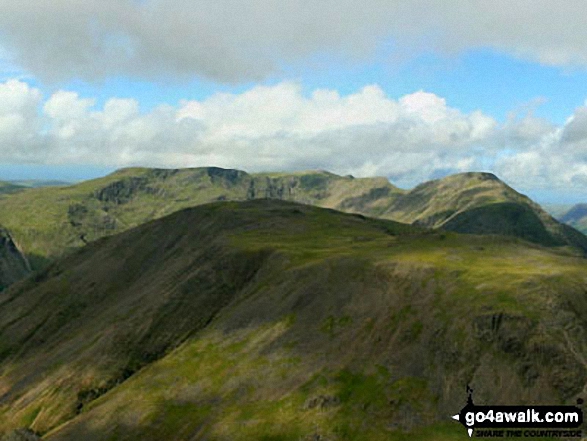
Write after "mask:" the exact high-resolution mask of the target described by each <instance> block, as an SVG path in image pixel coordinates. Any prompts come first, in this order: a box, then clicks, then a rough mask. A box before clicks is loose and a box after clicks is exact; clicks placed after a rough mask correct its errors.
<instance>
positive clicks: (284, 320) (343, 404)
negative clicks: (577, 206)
mask: <svg viewBox="0 0 587 441" xmlns="http://www.w3.org/2000/svg"><path fill="white" fill-rule="evenodd" d="M586 292H587V280H586V279H585V260H584V259H582V258H578V257H576V256H573V255H570V254H565V253H564V252H561V251H557V252H554V251H550V250H549V249H547V248H544V247H540V246H536V245H532V244H530V243H528V242H525V241H522V240H519V239H516V238H505V237H497V238H496V237H487V236H465V235H458V234H455V233H451V232H440V231H437V232H434V231H430V230H427V229H423V228H420V227H415V226H409V225H404V224H400V223H396V222H392V221H385V220H376V219H369V218H365V217H363V216H361V215H351V214H344V213H340V212H337V211H333V210H328V209H322V208H317V207H313V206H308V205H300V204H295V203H291V202H284V201H278V200H253V201H246V202H216V203H212V204H206V205H201V206H197V207H195V208H190V209H185V210H181V211H178V212H175V213H173V214H171V215H169V216H166V217H163V218H161V219H158V220H154V221H151V222H147V223H145V224H143V225H140V226H139V227H136V228H133V229H130V230H129V231H126V232H123V233H121V234H117V235H114V236H110V237H106V238H102V239H99V240H96V241H95V242H92V243H90V244H89V245H87V246H85V247H83V248H82V249H80V250H77V251H75V252H73V253H72V254H70V255H69V256H66V257H64V258H62V259H59V260H57V261H55V262H53V263H51V264H49V266H48V267H47V268H45V269H44V270H42V271H40V272H37V273H35V274H33V275H32V276H31V277H29V278H27V279H25V280H23V281H20V282H18V283H16V284H14V285H13V286H12V287H10V288H9V289H7V290H5V291H3V292H1V293H0V305H1V306H2V307H1V308H0V393H1V395H0V403H1V404H0V430H3V431H6V432H7V431H10V430H12V429H17V428H20V432H19V433H29V434H30V433H32V432H31V431H34V432H36V433H38V434H40V435H42V436H43V439H47V440H73V439H76V440H81V439H83V440H87V441H91V440H107V439H108V440H109V439H118V440H136V439H141V440H146V441H148V440H161V439H165V440H189V439H208V440H236V441H238V440H251V439H259V440H261V439H265V440H276V439H280V440H300V439H307V440H310V439H313V440H316V439H328V440H358V441H361V440H369V441H372V440H374V441H377V440H389V439H391V440H394V439H398V440H403V439H411V440H426V439H431V438H432V436H433V437H434V439H437V440H440V441H442V440H453V439H461V438H462V436H463V428H462V426H460V425H459V424H457V423H455V422H454V421H452V420H450V418H449V417H448V416H449V415H452V414H454V413H456V412H457V411H459V410H460V409H461V407H462V406H463V405H464V403H465V400H466V391H465V386H466V385H467V384H471V385H472V387H473V388H474V390H475V400H476V403H477V404H484V403H485V404H500V403H501V404H505V403H508V404H511V403H516V404H523V403H532V404H541V403H543V404H555V403H563V402H573V403H574V400H575V398H576V397H577V396H578V395H580V394H581V393H582V391H583V388H584V386H585V384H586V382H587V368H586V367H585V363H584V360H585V359H586V357H587V345H586V344H585V342H586V341H587V338H586V337H587V327H586V323H587V320H586V319H587V302H586V301H585V293H586ZM25 428H28V429H29V432H26V431H25V430H24V429H25Z"/></svg>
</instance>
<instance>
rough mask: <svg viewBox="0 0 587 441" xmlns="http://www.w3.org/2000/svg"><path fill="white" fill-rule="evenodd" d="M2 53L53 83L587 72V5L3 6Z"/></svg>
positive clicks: (267, 1) (543, 0)
mask: <svg viewBox="0 0 587 441" xmlns="http://www.w3.org/2000/svg"><path fill="white" fill-rule="evenodd" d="M0 10H1V11H2V14H0V53H2V49H4V50H5V51H7V53H8V54H9V55H10V57H11V61H12V62H13V63H15V64H16V65H20V66H21V67H23V68H24V69H26V70H28V71H30V72H31V73H32V74H33V75H35V76H36V77H38V78H42V79H49V80H68V79H71V78H72V77H75V78H82V79H89V80H95V79H101V78H106V77H109V76H115V75H130V76H139V77H142V78H151V79H152V78H157V79H161V78H193V77H194V76H200V77H206V78H209V79H212V80H215V81H225V82H240V81H254V80H258V79H261V78H264V77H266V76H267V75H269V74H271V73H275V72H276V71H278V70H279V68H280V67H281V66H283V65H284V64H291V63H296V62H299V61H302V60H305V59H307V57H309V56H312V55H316V54H324V53H329V54H337V55H340V56H343V57H347V58H348V57H350V59H356V60H364V59H366V58H369V56H370V55H372V54H373V51H374V50H375V49H376V48H377V46H378V45H379V44H382V42H385V41H390V40H391V41H393V42H394V43H395V47H396V48H400V50H401V51H403V52H404V53H410V52H413V51H416V52H417V51H418V50H419V49H422V48H425V49H428V50H429V49H430V48H433V49H436V50H438V51H440V52H444V53H447V54H450V53H456V52H461V51H466V50H470V49H475V48H492V49H495V50H497V51H501V52H504V53H508V54H510V55H513V56H516V57H522V58H527V59H531V60H535V61H539V62H541V63H543V64H547V65H556V66H581V67H585V66H587V45H585V44H584V42H585V41H586V40H587V27H586V26H585V23H584V17H585V16H586V15H587V3H585V2H584V1H582V0H568V1H564V2H552V1H551V0H516V1H511V0H491V1H487V0H468V1H462V0H407V1H401V2H400V1H388V0H365V1H362V2H356V1H352V0H321V1H309V0H297V1H287V2H276V1H274V0H248V1H246V2H243V1H238V0H199V1H197V2H194V1H191V0H173V1H167V0H100V1H93V0H75V1H73V0H53V1H51V2H39V1H36V0H0Z"/></svg>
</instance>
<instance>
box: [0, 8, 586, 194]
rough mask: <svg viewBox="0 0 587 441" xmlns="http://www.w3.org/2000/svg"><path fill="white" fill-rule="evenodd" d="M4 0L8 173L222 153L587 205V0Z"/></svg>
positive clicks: (250, 162)
mask: <svg viewBox="0 0 587 441" xmlns="http://www.w3.org/2000/svg"><path fill="white" fill-rule="evenodd" d="M3 8H4V13H3V14H2V16H1V17H0V29H2V31H0V177H1V178H3V179H4V176H18V177H19V178H18V179H59V180H75V181H79V180H86V179H92V178H95V177H99V176H103V175H104V174H107V171H112V170H115V169H118V168H121V167H126V166H147V167H161V168H185V167H202V166H211V165H215V166H219V167H224V168H234V169H244V170H247V171H249V172H258V171H261V170H271V171H275V172H291V171H294V170H305V169H326V170H330V171H332V172H333V173H336V174H339V175H347V174H352V175H354V176H358V177H369V176H383V177H386V178H387V179H389V180H390V182H392V183H394V185H397V186H399V187H401V188H412V187H413V186H415V185H417V184H418V183H420V182H424V181H427V180H430V179H436V178H440V177H443V176H447V175H450V174H454V173H458V172H466V171H486V172H491V173H494V174H496V175H497V176H499V177H500V179H502V180H503V181H504V182H507V183H508V184H509V185H511V186H512V187H514V188H515V189H516V190H518V191H519V192H521V193H524V194H527V195H529V196H530V197H531V198H532V199H534V200H536V201H538V202H540V203H554V202H560V201H563V202H565V203H577V202H585V199H584V196H583V195H584V194H586V192H587V105H586V103H587V49H585V47H584V45H583V42H584V41H585V37H587V29H585V28H584V26H582V22H581V17H582V16H584V14H582V12H585V13H587V5H585V4H584V3H583V2H579V1H571V2H566V3H565V4H564V5H558V4H557V5H554V4H550V3H548V2H530V1H522V2H516V3H512V2H506V1H505V0H498V1H497V2H492V4H491V5H489V6H488V5H487V4H486V3H484V2H481V1H472V2H466V3H463V2H457V1H448V2H447V1H444V2H440V1H434V2H423V1H420V0H411V1H410V2H406V3H402V4H385V5H382V4H380V3H379V2H375V1H367V2H364V3H363V4H361V5H360V6H359V5H356V4H354V3H353V2H342V3H341V2H331V1H326V2H322V3H320V4H314V3H311V4H310V3H306V2H303V1H292V2H287V3H284V4H281V5H280V7H279V8H276V7H274V6H272V4H271V3H270V2H266V1H264V0H251V1H250V2H247V3H242V4H239V5H236V6H235V5H233V4H232V3H231V2H229V1H228V0H220V1H215V2H211V1H207V0H206V1H203V2H200V3H198V4H197V5H192V4H191V3H186V2H184V1H183V0H175V1H173V2H162V1H161V0H145V1H139V2H136V1H131V0H128V1H126V0H125V1H122V2H114V1H105V2H100V3H99V4H96V3H95V2H90V1H89V0H84V1H81V2H77V4H76V7H75V8H76V9H75V10H73V6H72V5H71V3H70V2H64V1H61V0H59V1H56V2H52V4H51V6H46V7H40V6H39V5H38V2H32V1H24V2H23V1H19V2H17V1H15V0H5V1H4V3H3ZM130 17H133V19H130ZM11 179H16V178H11Z"/></svg>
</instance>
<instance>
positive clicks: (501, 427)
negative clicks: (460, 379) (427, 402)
mask: <svg viewBox="0 0 587 441" xmlns="http://www.w3.org/2000/svg"><path fill="white" fill-rule="evenodd" d="M467 394H468V398H467V405H466V406H465V407H463V408H462V409H461V411H460V412H459V413H458V414H456V415H453V416H452V418H453V419H455V420H456V421H459V422H460V423H461V424H462V425H463V426H465V428H466V429H467V433H468V434H469V437H472V436H473V435H475V437H491V438H522V437H523V438H548V437H552V438H580V437H581V436H582V433H581V430H580V429H578V428H579V427H580V426H581V424H583V411H582V410H581V409H579V408H578V407H576V406H476V405H475V404H474V403H473V390H472V389H471V388H470V387H468V386H467ZM582 403H583V401H582V400H577V404H582Z"/></svg>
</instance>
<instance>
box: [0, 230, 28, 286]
mask: <svg viewBox="0 0 587 441" xmlns="http://www.w3.org/2000/svg"><path fill="white" fill-rule="evenodd" d="M30 272H31V268H30V265H29V263H28V261H27V259H26V257H25V256H24V255H23V254H22V253H21V252H20V250H19V249H18V247H17V246H16V244H15V243H14V240H13V239H12V236H11V235H10V233H9V232H8V231H7V230H6V229H4V228H0V290H2V289H4V288H6V287H7V286H9V285H11V284H13V283H14V282H16V281H18V280H20V279H22V278H24V277H25V276H27V275H28V274H29V273H30Z"/></svg>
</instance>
